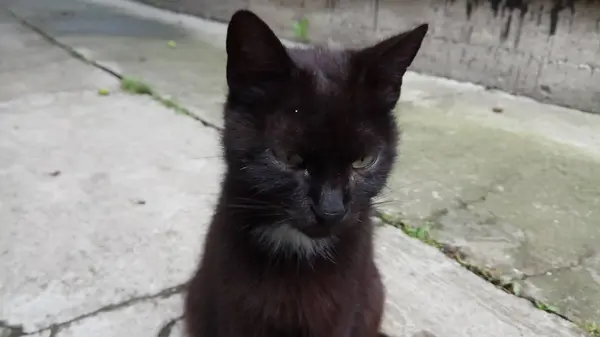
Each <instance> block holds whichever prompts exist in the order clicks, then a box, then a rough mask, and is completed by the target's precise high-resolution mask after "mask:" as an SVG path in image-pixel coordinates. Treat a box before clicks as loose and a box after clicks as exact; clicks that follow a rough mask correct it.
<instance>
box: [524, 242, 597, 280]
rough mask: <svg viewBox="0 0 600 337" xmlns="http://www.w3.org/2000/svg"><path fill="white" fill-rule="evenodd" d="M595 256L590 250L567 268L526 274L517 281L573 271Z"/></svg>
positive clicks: (566, 266)
mask: <svg viewBox="0 0 600 337" xmlns="http://www.w3.org/2000/svg"><path fill="white" fill-rule="evenodd" d="M594 255H595V252H594V251H592V250H588V251H587V252H586V253H585V254H582V255H581V256H579V257H578V258H577V260H576V261H574V262H572V263H569V264H567V265H565V266H559V267H554V268H549V269H546V270H544V271H541V272H538V273H533V274H526V273H524V274H523V275H522V276H520V277H518V278H516V279H515V281H525V280H527V279H531V278H536V277H543V276H549V275H551V274H553V273H560V272H563V271H568V270H571V269H574V268H577V267H581V266H582V265H583V264H584V263H585V261H586V260H587V259H590V258H592V257H594Z"/></svg>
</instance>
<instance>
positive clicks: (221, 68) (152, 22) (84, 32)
mask: <svg viewBox="0 0 600 337" xmlns="http://www.w3.org/2000/svg"><path fill="white" fill-rule="evenodd" d="M9 3H10V9H11V10H12V11H14V12H15V13H17V14H18V15H19V16H20V17H23V18H25V19H27V20H28V21H30V22H32V23H33V24H34V25H36V26H38V27H40V28H41V29H43V30H44V31H46V32H48V34H50V35H52V36H53V37H55V38H56V39H58V40H59V41H61V42H62V43H64V44H66V45H68V46H70V47H71V48H73V49H74V50H76V51H78V52H80V53H81V54H83V55H85V56H86V57H88V58H90V59H92V60H94V61H95V62H97V63H99V64H102V65H104V66H106V67H108V68H110V69H112V70H114V71H115V72H117V73H120V74H123V75H124V76H127V77H132V78H136V79H140V80H142V81H144V82H147V83H151V85H152V87H153V88H154V89H156V90H157V91H158V92H161V93H163V94H166V95H168V96H170V98H172V99H174V100H175V101H177V102H179V103H180V104H182V105H184V106H186V107H188V108H189V110H190V111H191V112H193V113H195V114H196V115H198V116H199V117H201V118H203V119H204V120H206V121H208V122H210V123H211V124H215V125H222V121H221V119H222V118H221V114H220V109H221V106H222V104H223V97H224V92H225V90H224V89H225V59H224V58H223V50H224V47H225V43H224V39H223V38H222V37H223V36H224V33H225V31H224V29H223V27H222V25H215V23H208V22H206V21H198V20H196V19H195V18H192V17H190V16H186V15H179V14H175V13H170V12H165V11H161V10H158V9H155V8H152V7H148V6H142V5H139V4H135V3H134V4H129V3H127V2H111V1H109V2H105V1H98V2H94V1H87V2H83V1H77V0H53V1H52V2H51V3H50V2H39V1H35V0H23V1H21V0H19V1H14V0H9ZM107 4H109V5H112V6H107ZM132 5H133V6H132ZM140 7H141V8H142V9H143V10H142V11H139V10H138V9H139V8H140ZM198 22H200V24H198ZM74 27H76V28H74ZM107 27H109V28H110V29H109V28H107ZM140 27H141V28H140ZM199 28H200V29H199ZM215 36H217V38H215ZM171 41H172V42H171ZM173 43H175V45H174V46H173ZM215 47H218V48H215Z"/></svg>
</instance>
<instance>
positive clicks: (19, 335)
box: [0, 283, 187, 337]
mask: <svg viewBox="0 0 600 337" xmlns="http://www.w3.org/2000/svg"><path fill="white" fill-rule="evenodd" d="M186 289H187V283H182V284H178V285H176V286H173V287H169V288H166V289H163V290H161V291H159V292H157V293H154V294H150V295H143V296H138V297H133V298H130V299H128V300H126V301H123V302H119V303H114V304H109V305H106V306H104V307H102V308H99V309H97V310H94V311H92V312H88V313H86V314H83V315H79V316H77V317H74V318H71V319H69V320H67V321H64V322H60V323H54V324H51V325H50V326H47V327H45V328H41V329H38V330H35V331H32V332H25V331H24V330H23V327H22V326H21V325H8V324H6V323H4V322H2V321H0V328H7V329H9V330H10V331H11V334H9V335H8V336H7V337H24V336H30V335H35V334H39V333H43V332H50V335H49V337H56V336H57V335H58V334H59V333H60V332H61V331H62V330H63V329H64V328H67V327H69V326H70V325H72V324H74V323H77V322H80V321H82V320H85V319H87V318H90V317H94V316H97V315H99V314H103V313H107V312H112V311H115V310H119V309H123V308H127V307H130V306H133V305H136V304H140V303H144V302H147V301H152V300H156V299H166V298H169V297H171V296H174V295H178V294H181V293H183V292H184V291H185V290H186ZM180 319H181V317H178V318H175V319H173V320H172V321H173V325H174V324H175V323H176V322H177V321H178V320H180ZM167 325H168V324H167ZM167 325H165V326H164V327H163V328H162V329H161V330H160V331H163V330H166V331H167V332H169V333H170V329H165V328H167ZM170 328H172V326H171V327H170ZM168 336H169V334H165V335H160V334H159V335H158V337H168Z"/></svg>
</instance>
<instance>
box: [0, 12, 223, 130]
mask: <svg viewBox="0 0 600 337" xmlns="http://www.w3.org/2000/svg"><path fill="white" fill-rule="evenodd" d="M4 11H6V12H7V13H8V14H9V15H10V16H11V17H12V18H14V19H15V20H17V21H18V22H19V23H20V24H21V25H23V26H25V27H27V28H29V29H31V30H32V31H33V32H35V33H37V34H38V35H40V36H41V37H42V38H43V39H45V40H46V41H48V42H49V43H50V44H51V45H54V46H56V47H59V48H61V49H63V50H64V51H66V52H67V53H69V55H71V56H73V57H74V58H76V59H78V60H80V61H81V62H83V63H85V64H87V65H90V66H92V67H95V68H98V69H100V70H102V71H104V72H106V73H108V74H109V75H111V76H113V77H115V78H117V79H119V80H123V79H124V78H125V77H126V76H125V75H123V74H120V73H118V72H116V71H114V70H112V69H110V68H109V67H107V66H104V65H102V64H100V63H98V62H96V61H94V60H92V59H89V58H87V57H85V56H84V55H83V54H81V53H79V52H78V51H76V50H75V49H73V48H72V47H71V46H69V45H67V44H64V43H62V42H60V41H59V40H58V39H56V38H55V37H54V36H52V35H50V34H49V33H48V32H46V31H44V30H43V29H42V28H40V27H38V26H36V25H34V24H33V23H31V22H29V21H27V20H26V19H24V18H22V17H20V16H19V15H18V14H17V13H15V12H14V11H12V10H11V9H9V8H4ZM151 96H152V97H153V98H155V99H156V100H157V101H159V102H160V103H163V105H165V104H164V102H165V101H166V99H165V98H164V97H161V96H160V95H158V94H157V93H154V94H153V95H151ZM167 107H168V106H167ZM168 108H169V107H168ZM186 115H187V116H188V117H190V118H192V119H194V120H195V121H197V122H200V123H202V125H204V126H205V127H209V128H212V129H214V130H217V131H219V132H221V131H223V128H221V127H219V126H218V125H215V124H213V123H211V122H209V121H207V120H205V119H203V118H202V117H200V116H198V115H196V114H193V113H187V114H186Z"/></svg>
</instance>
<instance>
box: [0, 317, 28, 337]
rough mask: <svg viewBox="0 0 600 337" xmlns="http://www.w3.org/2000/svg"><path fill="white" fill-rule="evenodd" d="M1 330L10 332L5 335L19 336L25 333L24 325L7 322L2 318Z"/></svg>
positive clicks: (10, 336)
mask: <svg viewBox="0 0 600 337" xmlns="http://www.w3.org/2000/svg"><path fill="white" fill-rule="evenodd" d="M0 330H5V331H6V330H8V331H9V332H8V334H7V335H2V336H5V337H18V336H22V335H23V334H24V332H23V326H21V325H13V324H8V323H7V322H5V321H3V320H0Z"/></svg>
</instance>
